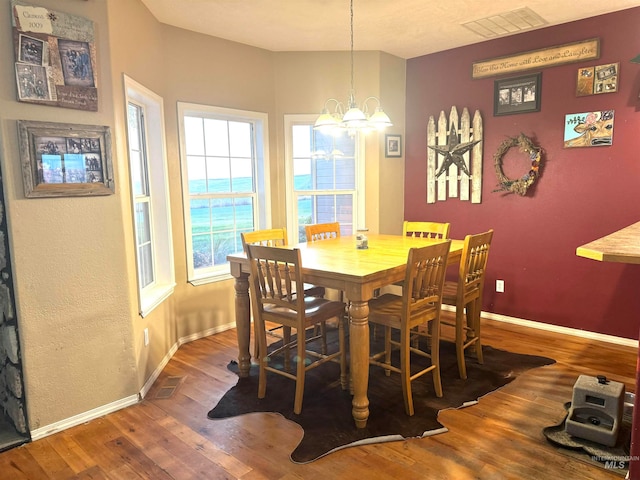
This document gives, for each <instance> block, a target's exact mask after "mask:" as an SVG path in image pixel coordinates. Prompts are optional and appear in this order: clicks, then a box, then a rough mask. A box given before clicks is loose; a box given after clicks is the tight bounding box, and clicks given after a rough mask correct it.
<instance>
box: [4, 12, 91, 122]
mask: <svg viewBox="0 0 640 480" xmlns="http://www.w3.org/2000/svg"><path fill="white" fill-rule="evenodd" d="M58 3H62V2H58ZM11 12H12V15H11V26H12V31H13V44H14V54H15V74H16V88H17V93H18V101H19V102H27V103H37V104H40V105H50V106H54V107H64V108H73V109H76V110H87V111H92V112H96V111H98V72H97V65H98V63H97V59H96V46H95V33H94V25H93V22H92V21H91V20H89V19H87V18H84V17H79V16H77V15H71V14H68V13H64V12H58V11H55V10H49V9H47V8H44V7H40V6H36V5H30V4H27V3H24V2H22V0H11Z"/></svg>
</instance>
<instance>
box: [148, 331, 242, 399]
mask: <svg viewBox="0 0 640 480" xmlns="http://www.w3.org/2000/svg"><path fill="white" fill-rule="evenodd" d="M235 326H236V322H235V321H234V322H232V323H226V324H224V325H218V326H217V327H213V328H208V329H207V330H203V331H202V332H197V333H193V334H191V335H187V336H186V337H180V338H179V339H178V341H177V342H176V343H174V344H173V346H172V347H171V348H170V349H169V351H168V352H167V354H166V355H165V356H164V358H163V359H162V361H161V362H160V363H159V364H158V366H157V367H156V369H155V370H154V371H153V373H152V374H151V376H150V377H149V378H148V379H147V381H146V382H145V383H144V385H143V386H142V390H140V393H139V395H140V400H142V399H143V398H145V397H146V396H147V393H149V390H150V389H151V387H152V385H153V384H154V383H155V381H156V380H157V379H158V377H159V376H160V374H161V373H162V370H164V367H166V366H167V363H169V360H171V358H172V357H173V356H174V355H175V353H176V352H177V351H178V349H179V348H180V347H181V346H182V345H184V344H185V343H189V342H193V341H195V340H200V339H201V338H204V337H208V336H210V335H215V334H216V333H221V332H224V331H227V330H230V329H232V328H235Z"/></svg>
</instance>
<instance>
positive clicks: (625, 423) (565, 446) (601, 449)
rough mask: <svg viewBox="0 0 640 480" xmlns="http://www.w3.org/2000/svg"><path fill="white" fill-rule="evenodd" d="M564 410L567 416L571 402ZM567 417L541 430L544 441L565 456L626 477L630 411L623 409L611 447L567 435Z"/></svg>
mask: <svg viewBox="0 0 640 480" xmlns="http://www.w3.org/2000/svg"><path fill="white" fill-rule="evenodd" d="M564 408H565V410H567V416H568V415H569V413H568V412H569V409H570V408H571V402H567V403H565V404H564ZM567 416H565V418H564V419H563V420H562V422H560V423H559V424H557V425H551V426H549V427H545V428H544V429H543V430H542V433H543V435H544V436H545V437H546V439H547V440H548V441H549V442H550V443H551V444H552V445H555V446H556V447H559V450H560V451H561V452H562V453H564V454H565V455H568V456H570V457H572V458H577V459H578V460H582V461H585V462H587V463H590V464H591V465H597V466H598V467H601V468H604V469H606V470H609V471H612V472H615V473H617V474H619V475H620V476H623V477H624V476H626V474H627V472H628V470H629V452H630V450H631V428H632V416H633V411H632V409H625V412H624V414H623V416H622V423H621V425H620V430H619V431H618V441H617V442H616V444H615V445H614V446H613V447H607V446H606V445H600V444H599V443H596V442H592V441H591V440H585V439H583V438H578V437H573V436H571V435H569V434H568V433H567V432H565V421H566V420H567Z"/></svg>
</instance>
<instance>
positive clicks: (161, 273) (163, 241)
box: [123, 75, 176, 317]
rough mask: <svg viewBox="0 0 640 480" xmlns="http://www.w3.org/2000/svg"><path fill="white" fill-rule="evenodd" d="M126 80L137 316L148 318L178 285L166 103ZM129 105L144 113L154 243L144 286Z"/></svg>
mask: <svg viewBox="0 0 640 480" xmlns="http://www.w3.org/2000/svg"><path fill="white" fill-rule="evenodd" d="M123 77H124V93H125V95H124V96H125V104H124V108H125V110H124V111H125V131H126V145H127V157H128V165H127V166H128V168H129V172H128V173H129V188H130V192H129V193H130V199H131V222H132V228H133V235H134V238H133V244H134V246H135V258H136V284H137V290H138V313H139V314H140V316H142V317H145V316H147V315H149V313H151V312H152V311H153V310H154V309H155V308H156V307H157V306H158V305H160V304H161V303H162V302H164V300H166V299H167V298H168V297H169V296H171V295H172V294H173V292H174V289H175V286H176V280H175V264H174V256H173V236H172V226H171V203H170V197H169V172H168V163H167V155H166V141H165V121H164V100H163V98H162V97H161V96H159V95H157V94H156V93H155V92H153V91H151V90H150V89H148V88H147V87H145V86H143V85H142V84H140V83H138V82H136V81H135V80H133V79H132V78H130V77H128V76H127V75H123ZM129 103H132V104H134V105H137V106H138V107H140V108H141V109H142V112H143V121H142V124H143V128H144V133H143V134H142V135H141V137H142V139H143V140H144V142H145V143H144V145H143V150H144V152H145V156H146V158H145V163H146V175H147V186H148V192H147V196H148V205H149V228H150V237H151V243H152V247H151V248H152V263H153V272H154V280H153V281H152V282H151V283H150V284H148V285H147V286H145V287H142V285H141V281H142V279H141V278H140V266H139V265H140V261H141V259H140V255H139V251H138V242H137V238H138V237H137V235H138V234H137V226H136V218H135V214H136V203H137V201H136V195H135V188H134V185H133V177H132V175H131V156H130V147H129V120H128V110H129Z"/></svg>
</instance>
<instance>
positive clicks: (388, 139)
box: [384, 133, 402, 158]
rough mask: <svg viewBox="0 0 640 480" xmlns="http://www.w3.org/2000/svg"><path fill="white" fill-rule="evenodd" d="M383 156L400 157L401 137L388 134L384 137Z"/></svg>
mask: <svg viewBox="0 0 640 480" xmlns="http://www.w3.org/2000/svg"><path fill="white" fill-rule="evenodd" d="M384 156H385V157H387V158H393V157H396V158H397V157H402V135H395V134H390V133H388V134H386V135H385V136H384Z"/></svg>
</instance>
